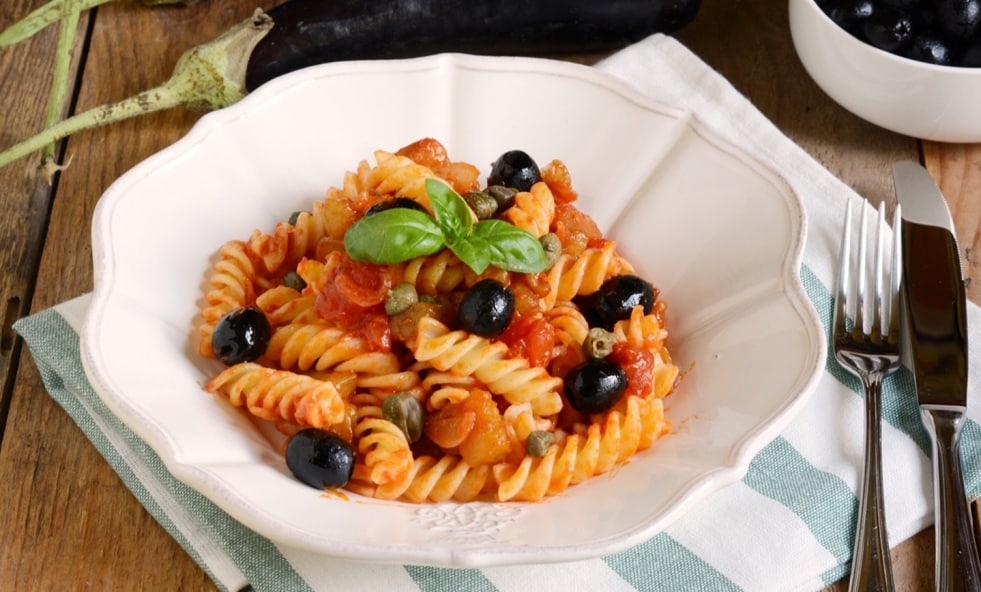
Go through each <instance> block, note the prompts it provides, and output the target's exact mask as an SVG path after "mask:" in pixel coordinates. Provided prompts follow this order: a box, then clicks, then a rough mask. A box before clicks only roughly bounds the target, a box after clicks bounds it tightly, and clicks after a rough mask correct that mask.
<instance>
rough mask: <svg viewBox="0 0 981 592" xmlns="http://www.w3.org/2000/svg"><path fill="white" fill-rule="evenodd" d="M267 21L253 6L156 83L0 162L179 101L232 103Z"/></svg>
mask: <svg viewBox="0 0 981 592" xmlns="http://www.w3.org/2000/svg"><path fill="white" fill-rule="evenodd" d="M272 25H273V22H272V19H271V18H270V17H269V16H268V15H267V14H265V13H264V12H262V11H261V10H257V11H256V13H255V14H254V15H253V16H252V17H250V18H249V19H246V20H245V21H242V22H240V23H239V24H237V25H235V26H234V27H232V28H230V29H229V30H228V31H226V32H225V33H224V34H222V35H221V36H220V37H218V38H217V39H215V40H213V41H210V42H208V43H204V44H202V45H198V46H196V47H192V48H191V49H189V50H187V51H186V52H184V55H182V56H181V57H180V59H179V60H178V61H177V65H176V66H175V67H174V73H173V75H171V77H170V78H169V79H168V80H167V81H166V82H164V83H163V84H161V85H160V86H157V87H156V88H152V89H150V90H146V91H143V92H141V93H139V94H137V95H133V96H132V97H129V98H126V99H123V100H121V101H118V102H116V103H108V104H105V105H100V106H98V107H93V108H92V109H89V110H88V111H85V112H83V113H79V114H77V115H73V116H71V117H69V118H68V119H65V120H62V121H60V122H58V123H57V124H55V125H53V126H51V127H49V128H47V129H45V130H43V131H41V132H40V133H38V134H36V135H34V136H32V137H30V138H28V139H26V140H24V141H22V142H20V143H18V144H16V145H14V146H11V147H10V148H7V149H6V150H4V151H3V152H0V167H3V166H6V165H8V164H10V163H11V162H14V161H15V160H19V159H20V158H23V157H25V156H27V155H29V154H32V153H34V152H36V151H37V150H41V149H42V148H44V146H45V145H47V144H50V143H52V142H57V141H58V140H61V139H63V138H66V137H68V136H70V135H72V134H74V133H77V132H80V131H83V130H87V129H93V128H96V127H100V126H103V125H108V124H111V123H116V122H118V121H123V120H124V119H129V118H130V117H135V116H138V115H145V114H148V113H153V112H155V111H162V110H164V109H170V108H172V107H178V106H181V105H183V106H187V107H192V108H195V109H200V110H213V109H220V108H222V107H227V106H228V105H231V104H232V103H235V102H237V101H238V100H240V99H241V98H242V97H244V96H245V94H246V89H245V68H246V66H247V65H248V60H249V56H250V55H251V54H252V49H253V48H254V47H255V44H256V43H258V42H259V41H260V40H261V39H262V38H263V37H265V35H266V33H268V32H269V29H271V28H272Z"/></svg>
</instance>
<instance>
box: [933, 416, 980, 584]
mask: <svg viewBox="0 0 981 592" xmlns="http://www.w3.org/2000/svg"><path fill="white" fill-rule="evenodd" d="M923 423H924V425H926V427H927V431H929V432H930V438H931V439H932V440H933V484H934V489H933V490H934V508H935V509H934V511H935V513H936V522H935V530H936V553H937V569H936V589H937V590H938V592H969V591H970V592H977V591H978V590H981V566H979V564H978V548H977V544H976V542H975V539H974V529H973V527H972V525H971V518H970V516H971V513H970V511H969V510H968V504H967V496H966V494H965V493H964V479H963V477H962V475H961V457H960V453H959V442H960V432H961V427H962V426H963V425H964V412H963V410H962V409H950V408H942V407H940V408H926V409H923Z"/></svg>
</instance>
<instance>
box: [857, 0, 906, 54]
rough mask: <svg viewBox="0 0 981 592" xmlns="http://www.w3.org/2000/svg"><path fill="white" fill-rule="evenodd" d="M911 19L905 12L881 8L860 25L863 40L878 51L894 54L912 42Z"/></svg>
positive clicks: (889, 7) (891, 8)
mask: <svg viewBox="0 0 981 592" xmlns="http://www.w3.org/2000/svg"><path fill="white" fill-rule="evenodd" d="M913 31H914V28H913V17H911V16H910V15H909V14H908V13H907V12H906V11H904V10H902V9H899V8H893V7H891V6H883V7H882V8H879V9H878V10H876V11H875V14H873V15H872V16H871V17H869V19H868V20H866V21H865V23H864V24H863V25H862V33H863V34H864V37H865V40H866V41H868V42H869V43H871V44H872V45H874V46H876V47H878V48H879V49H882V50H885V51H888V52H890V53H895V52H898V51H902V50H904V49H906V47H907V46H908V45H909V44H910V43H911V42H912V41H913Z"/></svg>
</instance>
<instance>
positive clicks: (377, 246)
mask: <svg viewBox="0 0 981 592" xmlns="http://www.w3.org/2000/svg"><path fill="white" fill-rule="evenodd" d="M444 246H446V242H445V241H444V239H443V233H442V232H441V231H440V228H439V226H438V225H437V224H436V222H435V221H434V220H433V219H432V218H430V217H429V215H428V214H425V213H423V212H420V211H418V210H410V209H408V208H392V209H390V210H384V211H382V212H378V213H377V214H373V215H371V216H365V217H364V218H361V219H360V220H358V221H357V222H355V223H354V224H353V225H352V226H351V227H350V228H349V229H348V230H347V232H346V233H344V248H345V249H346V250H347V254H348V255H349V256H350V257H351V258H352V259H355V260H357V261H367V262H369V263H378V264H381V265H391V264H393V263H401V262H403V261H408V260H409V259H412V258H415V257H422V256H424V255H432V254H433V253H435V252H437V251H439V250H440V249H442V248H443V247H444Z"/></svg>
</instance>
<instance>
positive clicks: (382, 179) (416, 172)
mask: <svg viewBox="0 0 981 592" xmlns="http://www.w3.org/2000/svg"><path fill="white" fill-rule="evenodd" d="M375 160H376V161H378V164H377V165H376V166H375V167H374V168H373V169H372V170H371V172H370V173H369V175H368V178H367V183H368V186H369V187H370V188H371V189H372V190H373V191H375V192H376V193H379V194H386V195H398V196H401V197H408V198H411V199H413V200H415V201H417V202H419V203H421V204H422V205H423V206H425V207H426V208H427V209H428V208H429V207H430V206H429V195H428V194H427V193H426V179H430V178H435V177H436V174H435V173H433V171H432V170H430V169H429V168H428V167H425V166H422V165H421V164H418V163H416V162H415V161H413V160H412V159H411V158H408V157H407V156H399V155H397V154H392V153H391V152H386V151H384V150H377V151H375Z"/></svg>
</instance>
